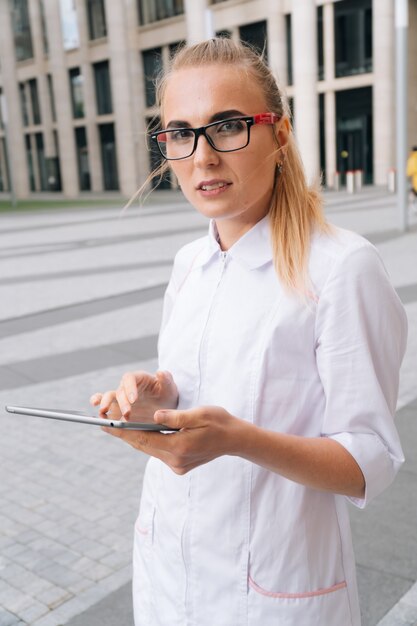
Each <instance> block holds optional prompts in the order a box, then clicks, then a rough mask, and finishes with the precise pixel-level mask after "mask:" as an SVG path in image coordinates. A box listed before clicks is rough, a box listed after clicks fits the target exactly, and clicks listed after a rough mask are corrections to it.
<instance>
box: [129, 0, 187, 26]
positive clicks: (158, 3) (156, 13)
mask: <svg viewBox="0 0 417 626" xmlns="http://www.w3.org/2000/svg"><path fill="white" fill-rule="evenodd" d="M137 3H138V13H139V23H140V24H142V25H143V24H150V23H151V22H157V21H158V20H164V19H166V18H167V17H174V16H175V15H181V14H182V13H184V0H137Z"/></svg>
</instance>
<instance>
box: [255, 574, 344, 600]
mask: <svg viewBox="0 0 417 626" xmlns="http://www.w3.org/2000/svg"><path fill="white" fill-rule="evenodd" d="M249 585H250V586H251V587H252V589H254V590H255V591H257V592H258V593H260V594H262V595H263V596H268V597H269V598H283V599H285V598H287V599H293V600H296V599H297V598H314V597H315V596H324V595H326V594H327V593H333V591H339V589H343V588H344V587H347V585H346V582H345V581H344V582H342V583H338V584H337V585H333V587H327V588H326V589H317V591H306V592H304V593H279V592H273V591H266V590H265V589H262V587H260V586H259V585H257V584H256V582H255V581H254V580H252V578H251V577H250V576H249Z"/></svg>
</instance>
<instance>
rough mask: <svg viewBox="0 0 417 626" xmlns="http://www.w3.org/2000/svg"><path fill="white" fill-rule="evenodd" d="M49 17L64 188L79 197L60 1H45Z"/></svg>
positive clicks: (51, 64) (71, 196)
mask: <svg viewBox="0 0 417 626" xmlns="http://www.w3.org/2000/svg"><path fill="white" fill-rule="evenodd" d="M45 19H46V26H47V31H48V41H49V68H50V73H51V74H52V79H53V86H54V96H55V105H56V107H55V108H56V120H57V130H58V137H59V146H60V154H59V160H60V166H61V178H62V188H63V192H64V195H65V196H67V197H68V198H76V197H77V196H78V193H79V181H78V167H77V153H76V149H75V136H74V125H73V119H72V105H71V92H70V86H69V78H68V69H67V64H66V57H65V51H64V46H63V39H62V31H61V16H60V9H59V2H55V0H48V1H47V2H45Z"/></svg>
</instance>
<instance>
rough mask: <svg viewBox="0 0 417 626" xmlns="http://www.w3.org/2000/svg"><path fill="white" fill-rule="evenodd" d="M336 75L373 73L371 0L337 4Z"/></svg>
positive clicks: (348, 1)
mask: <svg viewBox="0 0 417 626" xmlns="http://www.w3.org/2000/svg"><path fill="white" fill-rule="evenodd" d="M334 21H335V23H334V27H335V49H336V76H337V77H340V76H351V75H353V74H364V73H366V72H371V71H372V6H371V0H341V1H340V2H336V3H335V5H334Z"/></svg>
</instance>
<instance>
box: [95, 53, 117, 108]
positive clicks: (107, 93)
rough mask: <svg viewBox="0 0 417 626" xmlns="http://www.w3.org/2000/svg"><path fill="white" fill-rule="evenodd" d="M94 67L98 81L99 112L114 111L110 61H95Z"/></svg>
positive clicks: (97, 100) (96, 80) (96, 81)
mask: <svg viewBox="0 0 417 626" xmlns="http://www.w3.org/2000/svg"><path fill="white" fill-rule="evenodd" d="M93 68H94V78H95V83H96V102H97V113H98V114H99V115H106V114H107V113H113V104H112V98H111V86H110V72H109V62H108V61H101V62H100V63H94V64H93Z"/></svg>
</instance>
